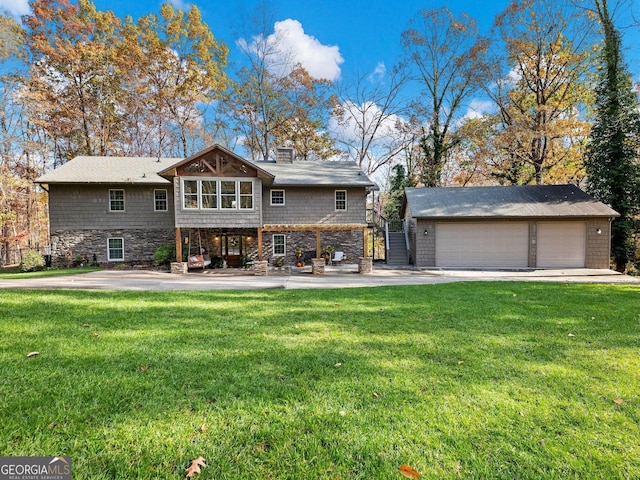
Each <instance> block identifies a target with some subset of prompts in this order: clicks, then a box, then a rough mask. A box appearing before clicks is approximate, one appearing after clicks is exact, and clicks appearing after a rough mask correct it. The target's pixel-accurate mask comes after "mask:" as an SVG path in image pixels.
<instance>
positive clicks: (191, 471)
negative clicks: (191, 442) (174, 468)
mask: <svg viewBox="0 0 640 480" xmlns="http://www.w3.org/2000/svg"><path fill="white" fill-rule="evenodd" d="M206 466H207V464H206V463H205V462H204V458H202V457H198V458H196V459H195V460H194V461H193V462H191V465H190V466H189V468H187V469H186V470H185V472H187V477H189V478H191V477H193V476H194V475H195V474H196V473H200V467H206Z"/></svg>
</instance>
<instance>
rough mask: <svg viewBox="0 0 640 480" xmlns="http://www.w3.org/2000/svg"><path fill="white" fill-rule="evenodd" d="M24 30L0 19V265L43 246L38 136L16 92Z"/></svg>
mask: <svg viewBox="0 0 640 480" xmlns="http://www.w3.org/2000/svg"><path fill="white" fill-rule="evenodd" d="M24 34H25V32H24V30H23V29H22V28H21V27H20V26H19V25H18V24H17V23H16V22H15V20H13V19H12V18H10V17H7V16H5V15H2V14H0V265H3V264H6V263H8V262H10V261H12V260H15V257H11V255H10V253H11V250H12V249H20V248H21V247H23V246H25V247H32V248H36V247H38V246H39V245H40V243H41V242H43V243H44V238H45V236H46V232H47V229H46V218H45V208H44V207H45V206H44V203H43V196H42V194H41V193H39V192H38V191H36V189H35V188H34V187H33V183H32V180H33V179H34V178H35V177H37V176H38V175H39V174H40V173H41V172H42V164H40V162H39V161H38V160H39V159H40V158H42V156H43V155H42V147H40V146H39V145H38V143H36V142H34V141H33V140H34V139H37V135H39V134H40V133H41V131H39V130H38V129H37V128H33V127H32V126H30V125H29V124H28V122H27V118H26V115H25V109H24V108H23V106H22V105H21V104H20V103H19V102H17V101H16V100H17V98H18V96H17V94H16V93H17V92H19V87H20V85H21V82H22V81H23V78H24V77H23V75H24V70H25V64H24V59H25V54H26V52H25V49H24V39H25V37H24Z"/></svg>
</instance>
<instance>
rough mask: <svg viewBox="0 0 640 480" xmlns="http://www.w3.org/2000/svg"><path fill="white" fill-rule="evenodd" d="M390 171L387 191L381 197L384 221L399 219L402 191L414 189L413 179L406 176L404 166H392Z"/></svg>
mask: <svg viewBox="0 0 640 480" xmlns="http://www.w3.org/2000/svg"><path fill="white" fill-rule="evenodd" d="M391 171H392V174H391V175H390V177H389V185H388V189H387V191H386V192H385V193H384V194H383V195H382V216H383V217H385V218H386V219H397V218H399V217H400V208H401V207H402V200H403V198H404V189H405V188H407V187H415V179H413V178H412V177H411V175H408V174H407V171H406V169H405V168H404V165H401V164H398V165H394V166H393V167H392V168H391Z"/></svg>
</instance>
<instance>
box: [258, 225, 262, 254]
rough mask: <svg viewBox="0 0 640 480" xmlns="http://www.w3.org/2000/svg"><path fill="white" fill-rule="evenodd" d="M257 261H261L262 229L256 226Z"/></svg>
mask: <svg viewBox="0 0 640 480" xmlns="http://www.w3.org/2000/svg"><path fill="white" fill-rule="evenodd" d="M258 261H259V262H261V261H262V229H261V228H258Z"/></svg>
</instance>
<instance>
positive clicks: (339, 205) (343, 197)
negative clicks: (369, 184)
mask: <svg viewBox="0 0 640 480" xmlns="http://www.w3.org/2000/svg"><path fill="white" fill-rule="evenodd" d="M346 209H347V191H346V190H336V210H346Z"/></svg>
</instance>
